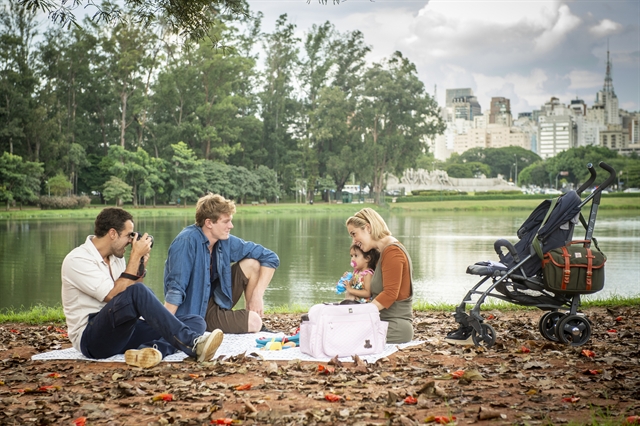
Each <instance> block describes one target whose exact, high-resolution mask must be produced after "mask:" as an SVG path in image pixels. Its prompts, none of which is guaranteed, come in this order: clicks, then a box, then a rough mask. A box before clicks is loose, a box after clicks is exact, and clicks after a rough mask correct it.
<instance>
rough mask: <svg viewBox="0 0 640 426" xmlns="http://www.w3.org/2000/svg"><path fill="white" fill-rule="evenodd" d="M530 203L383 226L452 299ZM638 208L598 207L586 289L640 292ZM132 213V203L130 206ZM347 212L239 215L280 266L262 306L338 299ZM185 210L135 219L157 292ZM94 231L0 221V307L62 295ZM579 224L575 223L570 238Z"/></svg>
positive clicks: (425, 293) (432, 289) (409, 217)
mask: <svg viewBox="0 0 640 426" xmlns="http://www.w3.org/2000/svg"><path fill="white" fill-rule="evenodd" d="M529 213H530V212H528V211H522V212H500V213H484V212H483V213H453V212H447V213H420V214H417V213H411V214H395V213H394V214H390V213H386V214H385V213H383V216H384V218H385V220H386V221H387V223H388V225H389V228H390V229H391V231H392V233H393V234H394V236H396V237H397V238H398V239H399V240H400V241H401V242H402V243H404V245H405V246H406V247H407V249H408V251H409V253H410V254H411V256H412V259H413V266H414V272H413V273H414V282H415V290H414V291H415V297H414V298H415V299H416V300H426V301H431V302H446V303H459V302H460V301H461V300H462V298H463V297H464V295H465V293H466V292H467V291H468V289H469V288H470V287H472V286H473V284H475V283H476V282H477V277H474V276H471V275H467V274H465V270H466V267H467V266H468V265H470V264H473V263H475V262H478V261H482V260H497V259H496V255H495V253H494V252H493V243H494V241H496V240H497V239H499V238H506V239H508V240H510V241H512V242H515V241H516V239H515V233H516V230H517V229H518V227H519V226H520V225H521V224H522V222H523V221H524V220H525V219H526V217H527V216H528V215H529ZM634 213H635V212H624V211H606V210H601V211H600V212H599V215H598V220H597V223H596V228H595V234H594V235H595V236H596V237H597V239H598V241H599V245H600V248H601V249H602V251H603V252H604V253H605V254H606V255H607V257H608V260H607V263H606V268H605V272H606V284H605V288H604V290H602V291H601V292H599V293H596V294H594V295H592V296H589V297H590V298H606V297H607V296H611V295H620V296H637V295H639V294H640V217H639V216H638V215H637V214H634ZM133 214H134V217H135V211H133ZM345 219H346V217H345V216H344V214H340V215H335V214H329V213H310V214H300V213H296V214H264V215H263V214H261V215H256V214H244V215H243V214H237V215H236V216H235V217H234V221H233V222H234V225H235V229H234V230H233V234H234V235H236V236H238V237H240V238H244V239H247V240H252V241H255V242H257V243H260V244H263V245H264V246H266V247H268V248H270V249H272V250H274V251H275V252H276V253H278V255H279V257H280V262H281V263H280V268H278V270H277V271H276V274H275V276H274V279H273V281H272V283H271V285H270V286H269V288H268V290H267V292H266V294H265V305H266V306H267V307H275V306H281V305H301V306H304V307H307V306H311V305H312V304H314V303H319V302H323V301H337V300H340V299H341V296H338V295H336V294H335V283H336V282H337V280H338V279H339V277H340V276H341V275H342V274H343V273H344V272H345V271H347V270H350V269H351V268H350V266H349V246H350V243H351V240H350V239H349V237H348V235H347V232H346V228H345V226H344V222H345ZM193 220H194V219H193V217H192V216H185V217H177V218H176V217H172V218H141V219H139V220H136V223H135V229H136V231H141V232H149V233H150V234H152V235H153V236H154V238H155V243H154V247H153V251H152V257H151V260H150V261H149V265H148V275H147V278H146V279H145V282H146V284H147V285H149V286H150V287H151V288H152V289H153V291H154V292H155V293H156V294H157V295H158V297H159V298H160V299H161V300H163V293H162V279H163V267H164V260H165V258H166V254H167V250H168V248H169V244H170V243H171V241H172V239H173V238H174V237H175V236H176V235H177V234H178V232H180V230H181V229H182V228H183V227H185V226H187V225H189V224H191V223H193ZM92 230H93V220H92V219H78V220H75V219H74V220H73V221H70V220H69V219H65V220H55V219H47V220H9V221H0V292H1V294H2V297H0V308H7V307H12V308H16V309H19V308H22V307H25V308H26V307H30V306H32V305H35V304H38V303H41V304H44V305H46V306H55V305H58V304H59V303H60V265H61V263H62V260H63V259H64V257H65V256H66V254H67V253H68V252H69V251H70V250H72V249H73V248H74V247H76V246H78V245H80V244H82V243H83V242H84V240H85V238H86V236H87V235H88V234H91V233H92ZM583 236H584V231H583V230H582V228H581V227H579V228H578V227H577V228H576V233H575V235H574V237H575V239H578V238H582V237H583Z"/></svg>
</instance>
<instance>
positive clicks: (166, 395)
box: [151, 393, 173, 401]
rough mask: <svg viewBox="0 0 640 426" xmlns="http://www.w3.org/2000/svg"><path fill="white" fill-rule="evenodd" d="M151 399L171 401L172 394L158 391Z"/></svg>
mask: <svg viewBox="0 0 640 426" xmlns="http://www.w3.org/2000/svg"><path fill="white" fill-rule="evenodd" d="M151 400H152V401H173V394H171V393H160V394H158V395H154V396H153V397H152V398H151Z"/></svg>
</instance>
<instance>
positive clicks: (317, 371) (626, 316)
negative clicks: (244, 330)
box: [0, 306, 640, 426]
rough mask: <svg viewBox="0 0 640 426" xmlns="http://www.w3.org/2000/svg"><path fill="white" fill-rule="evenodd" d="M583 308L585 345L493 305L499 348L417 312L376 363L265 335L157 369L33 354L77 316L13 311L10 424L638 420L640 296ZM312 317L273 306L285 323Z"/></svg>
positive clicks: (0, 332) (1, 330)
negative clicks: (47, 317) (277, 347)
mask: <svg viewBox="0 0 640 426" xmlns="http://www.w3.org/2000/svg"><path fill="white" fill-rule="evenodd" d="M584 313H585V315H586V316H587V318H588V319H589V321H590V322H591V324H592V325H593V332H592V335H591V338H590V340H589V341H588V342H587V343H586V344H585V345H583V346H580V347H572V346H567V345H563V344H558V343H555V342H550V341H547V340H545V339H544V338H543V337H542V336H541V335H540V333H539V332H538V320H539V317H540V315H541V311H539V310H525V311H499V310H491V311H486V312H483V314H484V316H485V320H486V321H487V322H488V323H489V324H491V325H492V326H493V327H494V328H495V330H496V335H497V340H496V345H495V346H494V347H492V348H491V349H488V350H487V349H483V348H476V347H460V346H452V345H449V344H447V343H445V342H444V341H443V340H442V339H443V337H444V334H446V332H447V331H449V330H451V329H453V328H455V323H454V320H453V318H452V315H451V314H450V312H415V314H414V329H415V338H416V340H421V341H423V342H424V343H422V344H420V345H417V346H414V347H410V348H407V349H404V350H400V351H398V352H396V353H394V354H392V355H390V356H389V357H387V358H383V359H381V360H379V361H378V362H376V363H374V364H366V363H363V362H362V361H357V360H354V362H348V363H339V362H329V363H326V362H301V361H296V360H293V361H277V362H267V361H262V360H260V358H259V351H258V350H257V349H256V356H238V357H234V358H230V359H226V360H221V359H217V360H215V361H213V362H210V363H205V364H196V363H193V362H180V363H164V362H163V363H160V364H159V365H158V366H156V367H153V368H151V369H147V370H143V369H139V368H134V367H129V366H127V365H126V364H123V363H102V362H82V361H73V360H61V361H31V360H30V358H31V356H33V355H34V354H36V353H42V352H46V351H50V350H54V349H62V348H68V347H69V346H70V343H69V341H68V339H67V337H66V330H65V328H64V326H60V325H59V324H55V323H52V324H41V325H37V326H29V325H26V324H23V323H7V324H3V325H0V359H2V360H3V361H2V363H1V364H0V405H2V410H0V424H21V425H23V424H25V425H35V424H74V423H75V424H87V425H88V424H92V425H94V424H109V425H129V424H149V425H163V424H181V425H198V424H211V423H212V424H243V425H284V424H290V425H335V424H345V425H403V426H404V425H419V424H425V423H430V424H437V423H444V422H445V421H446V420H450V421H454V422H455V424H470V423H473V424H478V425H495V424H527V425H561V424H568V425H576V426H577V425H593V426H595V425H610V426H615V425H624V424H637V417H634V416H638V415H640V364H639V359H640V352H638V350H639V348H640V307H638V306H635V307H618V308H615V307H614V308H600V307H594V308H588V309H586V310H585V311H584ZM299 321H300V316H299V315H295V314H269V315H267V316H266V317H265V324H266V325H267V326H268V327H269V328H270V329H274V330H280V331H283V332H285V333H290V332H291V330H292V329H294V328H296V327H297V326H298V324H299ZM334 399H335V401H334ZM628 418H629V419H630V420H627V419H628ZM454 419H455V420H454ZM225 422H228V423H225ZM231 422H232V423H231ZM630 422H635V423H630Z"/></svg>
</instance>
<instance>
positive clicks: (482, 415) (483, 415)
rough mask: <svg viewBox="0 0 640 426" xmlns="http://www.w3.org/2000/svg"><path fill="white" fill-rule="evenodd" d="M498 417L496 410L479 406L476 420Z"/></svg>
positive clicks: (498, 413)
mask: <svg viewBox="0 0 640 426" xmlns="http://www.w3.org/2000/svg"><path fill="white" fill-rule="evenodd" d="M498 417H501V415H500V412H499V411H498V410H494V409H492V408H487V407H483V406H480V409H479V410H478V420H490V419H497V418H498Z"/></svg>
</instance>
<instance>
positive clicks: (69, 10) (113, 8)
mask: <svg viewBox="0 0 640 426" xmlns="http://www.w3.org/2000/svg"><path fill="white" fill-rule="evenodd" d="M19 3H20V4H21V5H23V6H24V7H25V8H26V9H27V10H29V11H30V12H32V13H36V12H45V13H47V14H48V15H49V19H51V20H52V21H53V22H54V23H57V24H60V25H63V26H71V25H76V26H77V25H78V23H77V20H76V11H77V10H78V9H80V10H83V9H87V8H95V12H94V15H93V17H92V18H91V19H92V20H93V21H94V22H96V23H99V22H101V21H103V22H106V23H116V24H117V23H121V22H123V21H124V22H126V21H133V22H134V23H138V24H141V25H143V26H149V25H150V24H151V23H152V22H154V21H161V22H163V24H164V25H166V26H167V27H168V28H169V29H170V30H171V31H172V32H173V33H175V34H180V35H183V36H188V37H190V38H193V39H201V38H203V37H205V35H206V34H207V33H208V30H209V28H210V27H211V25H212V23H213V20H214V19H215V17H216V16H218V15H220V14H221V13H227V14H231V15H232V16H237V17H245V16H248V13H249V12H248V5H247V3H246V1H245V0H124V4H125V6H126V7H127V8H129V9H132V10H133V12H134V13H133V14H132V15H126V14H123V13H122V11H121V9H120V8H119V6H118V4H117V3H115V2H114V3H111V2H109V1H105V2H103V3H102V4H101V5H97V4H96V3H95V2H94V1H93V0H72V1H67V0H57V1H54V0H19ZM89 10H91V9H89Z"/></svg>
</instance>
